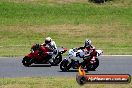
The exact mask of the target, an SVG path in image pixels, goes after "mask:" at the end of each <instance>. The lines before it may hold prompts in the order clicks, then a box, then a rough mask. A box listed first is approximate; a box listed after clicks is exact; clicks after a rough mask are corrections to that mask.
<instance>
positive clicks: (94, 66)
mask: <svg viewBox="0 0 132 88" xmlns="http://www.w3.org/2000/svg"><path fill="white" fill-rule="evenodd" d="M98 66H99V59H98V58H96V59H95V63H93V64H87V65H86V68H87V71H88V70H95V69H96V68H97V67H98Z"/></svg>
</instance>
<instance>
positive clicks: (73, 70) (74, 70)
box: [58, 69, 96, 72]
mask: <svg viewBox="0 0 132 88" xmlns="http://www.w3.org/2000/svg"><path fill="white" fill-rule="evenodd" d="M88 71H96V70H88ZM88 71H87V70H85V72H88ZM58 72H78V69H72V70H68V71H58Z"/></svg>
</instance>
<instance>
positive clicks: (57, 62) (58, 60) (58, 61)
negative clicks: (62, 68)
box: [53, 54, 62, 65]
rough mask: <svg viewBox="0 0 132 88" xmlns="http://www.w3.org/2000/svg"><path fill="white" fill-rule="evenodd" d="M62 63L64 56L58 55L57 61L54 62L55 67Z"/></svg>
mask: <svg viewBox="0 0 132 88" xmlns="http://www.w3.org/2000/svg"><path fill="white" fill-rule="evenodd" d="M61 61H62V55H61V54H60V55H57V56H56V57H55V59H54V60H53V62H54V64H53V65H58V64H59V63H60V62H61Z"/></svg>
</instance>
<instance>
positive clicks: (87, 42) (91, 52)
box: [78, 39, 96, 63]
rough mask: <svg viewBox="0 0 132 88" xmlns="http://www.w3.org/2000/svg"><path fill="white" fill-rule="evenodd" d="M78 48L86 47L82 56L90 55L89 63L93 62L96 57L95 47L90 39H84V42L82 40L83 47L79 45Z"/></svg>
mask: <svg viewBox="0 0 132 88" xmlns="http://www.w3.org/2000/svg"><path fill="white" fill-rule="evenodd" d="M78 49H86V52H87V53H86V55H85V56H84V58H85V57H87V56H90V58H91V61H90V63H94V61H95V58H96V49H95V47H94V46H93V45H92V41H91V40H89V39H86V40H85V42H84V46H83V47H79V48H78Z"/></svg>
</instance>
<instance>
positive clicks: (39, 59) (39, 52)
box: [22, 44, 67, 67]
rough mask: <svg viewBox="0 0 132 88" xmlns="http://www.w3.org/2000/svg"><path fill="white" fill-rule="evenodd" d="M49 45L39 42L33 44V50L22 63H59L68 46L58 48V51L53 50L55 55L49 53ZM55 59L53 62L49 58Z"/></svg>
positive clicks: (26, 64) (27, 65)
mask: <svg viewBox="0 0 132 88" xmlns="http://www.w3.org/2000/svg"><path fill="white" fill-rule="evenodd" d="M49 51H50V50H49V46H41V45H39V44H36V45H33V46H32V47H31V52H30V53H29V54H28V55H26V56H25V57H24V58H23V60H22V63H23V65H24V66H26V67H29V66H31V64H33V63H34V64H49V63H50V64H51V65H58V64H59V63H60V62H61V61H62V54H63V53H65V52H66V51H67V49H66V48H63V47H62V48H58V49H57V51H55V52H52V53H54V54H53V56H51V55H49V54H48V52H49ZM50 59H53V62H50V61H49V60H50Z"/></svg>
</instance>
